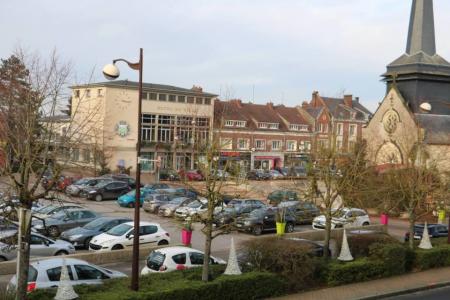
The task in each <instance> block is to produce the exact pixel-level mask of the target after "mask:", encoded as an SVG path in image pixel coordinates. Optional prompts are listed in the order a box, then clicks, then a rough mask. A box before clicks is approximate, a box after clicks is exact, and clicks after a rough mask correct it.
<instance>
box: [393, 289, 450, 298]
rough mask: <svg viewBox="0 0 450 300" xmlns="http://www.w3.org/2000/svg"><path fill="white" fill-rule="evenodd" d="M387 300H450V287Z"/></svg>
mask: <svg viewBox="0 0 450 300" xmlns="http://www.w3.org/2000/svg"><path fill="white" fill-rule="evenodd" d="M386 299H387V300H449V299H450V287H442V288H437V289H431V290H426V291H420V292H415V293H411V294H407V295H402V296H397V297H391V298H386Z"/></svg>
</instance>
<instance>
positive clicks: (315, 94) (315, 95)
mask: <svg viewBox="0 0 450 300" xmlns="http://www.w3.org/2000/svg"><path fill="white" fill-rule="evenodd" d="M318 97H319V92H318V91H314V92H313V94H312V100H311V105H312V106H313V107H318V106H319V100H318Z"/></svg>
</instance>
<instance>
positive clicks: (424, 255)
mask: <svg viewBox="0 0 450 300" xmlns="http://www.w3.org/2000/svg"><path fill="white" fill-rule="evenodd" d="M446 266H450V245H438V246H435V247H434V248H433V249H429V250H422V249H417V250H416V253H415V260H414V267H415V268H416V269H418V270H427V269H431V268H440V267H446Z"/></svg>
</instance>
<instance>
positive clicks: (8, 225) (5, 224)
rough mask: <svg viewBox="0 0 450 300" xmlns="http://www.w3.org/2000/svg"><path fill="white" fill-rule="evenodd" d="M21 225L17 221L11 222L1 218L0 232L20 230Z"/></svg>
mask: <svg viewBox="0 0 450 300" xmlns="http://www.w3.org/2000/svg"><path fill="white" fill-rule="evenodd" d="M17 228H19V225H18V223H17V222H15V221H11V220H9V219H8V218H5V217H0V232H4V231H7V230H18V229H17Z"/></svg>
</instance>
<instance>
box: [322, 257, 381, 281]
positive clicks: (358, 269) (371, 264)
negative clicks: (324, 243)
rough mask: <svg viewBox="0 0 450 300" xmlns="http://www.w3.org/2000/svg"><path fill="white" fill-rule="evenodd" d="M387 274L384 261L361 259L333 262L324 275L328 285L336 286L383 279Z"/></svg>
mask: <svg viewBox="0 0 450 300" xmlns="http://www.w3.org/2000/svg"><path fill="white" fill-rule="evenodd" d="M385 272H386V269H385V265H384V263H383V262H382V261H379V260H369V259H366V258H361V259H357V260H355V261H352V262H345V263H344V262H337V261H333V262H331V263H330V264H329V265H328V267H327V270H326V273H323V274H324V275H326V281H327V284H328V285H330V286H335V285H341V284H347V283H353V282H361V281H367V280H370V279H376V278H381V277H382V276H383V274H384V273H385Z"/></svg>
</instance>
